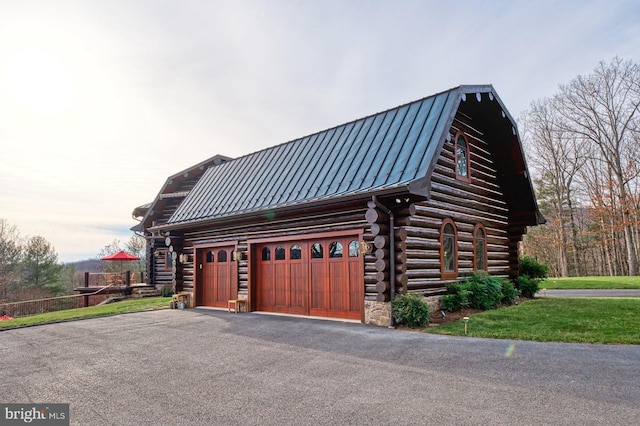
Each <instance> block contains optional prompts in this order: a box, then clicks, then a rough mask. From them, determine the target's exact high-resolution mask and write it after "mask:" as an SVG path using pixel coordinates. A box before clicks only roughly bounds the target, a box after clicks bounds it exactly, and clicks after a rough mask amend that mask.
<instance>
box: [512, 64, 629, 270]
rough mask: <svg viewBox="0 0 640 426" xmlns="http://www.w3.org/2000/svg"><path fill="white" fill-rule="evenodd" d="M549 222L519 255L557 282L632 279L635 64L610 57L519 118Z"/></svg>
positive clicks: (534, 233)
mask: <svg viewBox="0 0 640 426" xmlns="http://www.w3.org/2000/svg"><path fill="white" fill-rule="evenodd" d="M520 124H521V130H522V136H523V143H524V146H525V150H526V153H527V159H528V162H529V166H530V171H531V173H532V175H534V178H533V181H534V186H535V189H536V195H537V198H538V204H539V207H540V210H541V212H542V214H543V215H544V216H545V218H546V220H547V223H546V224H545V225H544V226H539V227H535V228H529V230H528V234H527V235H526V236H525V238H524V241H523V251H524V253H525V254H527V255H529V256H532V257H534V258H536V259H538V260H540V261H543V262H546V263H547V264H548V265H549V266H550V270H551V271H550V272H551V274H552V275H555V276H562V277H566V276H588V275H637V273H638V265H637V262H638V245H639V244H640V178H639V176H640V164H639V162H638V159H639V155H638V145H639V142H640V65H639V64H638V63H636V62H634V61H630V60H623V59H621V58H618V57H616V58H614V59H613V60H611V61H610V62H605V61H602V62H600V63H599V64H598V66H597V67H596V68H595V69H594V71H593V72H592V73H590V74H588V75H581V76H578V77H576V78H574V79H573V80H571V81H570V82H569V83H567V84H562V85H560V86H559V89H558V90H557V92H556V93H555V94H554V95H553V96H551V97H549V98H544V99H540V100H537V101H534V102H532V103H531V106H530V108H529V109H528V110H527V111H526V112H525V113H524V114H523V116H522V118H521V119H520Z"/></svg>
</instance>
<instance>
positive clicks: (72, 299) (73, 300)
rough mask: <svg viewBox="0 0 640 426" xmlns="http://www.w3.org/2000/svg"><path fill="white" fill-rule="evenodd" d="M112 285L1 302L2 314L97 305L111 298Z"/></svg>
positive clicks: (42, 312)
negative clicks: (57, 294)
mask: <svg viewBox="0 0 640 426" xmlns="http://www.w3.org/2000/svg"><path fill="white" fill-rule="evenodd" d="M111 287H113V285H108V286H105V287H103V288H101V289H99V290H97V291H94V292H93V293H90V294H72V295H70V296H58V297H49V298H46V299H36V300H24V301H22V302H8V303H1V304H0V316H2V315H8V316H10V317H13V318H18V317H26V316H29V315H37V314H44V313H47V312H56V311H64V310H67V309H75V308H86V307H88V306H95V305H98V304H99V303H101V302H104V301H105V300H107V299H108V298H109V293H108V289H109V288H111Z"/></svg>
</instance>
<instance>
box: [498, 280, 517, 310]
mask: <svg viewBox="0 0 640 426" xmlns="http://www.w3.org/2000/svg"><path fill="white" fill-rule="evenodd" d="M519 296H520V291H518V289H517V288H516V287H515V286H514V285H513V283H512V282H511V281H507V280H502V300H501V302H502V303H504V304H506V305H513V304H514V303H515V302H516V301H517V300H518V299H519V298H520V297H519Z"/></svg>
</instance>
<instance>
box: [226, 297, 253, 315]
mask: <svg viewBox="0 0 640 426" xmlns="http://www.w3.org/2000/svg"><path fill="white" fill-rule="evenodd" d="M242 305H244V306H245V310H246V311H247V312H248V311H249V309H248V307H249V297H248V295H246V294H239V295H238V298H237V299H231V300H229V301H228V302H227V312H229V313H230V312H231V307H232V306H233V312H235V313H236V314H237V313H238V312H239V311H240V308H241V307H242Z"/></svg>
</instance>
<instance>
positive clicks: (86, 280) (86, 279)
mask: <svg viewBox="0 0 640 426" xmlns="http://www.w3.org/2000/svg"><path fill="white" fill-rule="evenodd" d="M88 287H89V273H88V272H85V273H84V288H88ZM83 299H84V307H85V308H86V307H88V306H89V296H84V297H83Z"/></svg>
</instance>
